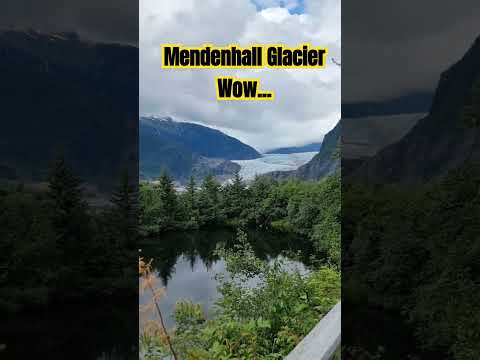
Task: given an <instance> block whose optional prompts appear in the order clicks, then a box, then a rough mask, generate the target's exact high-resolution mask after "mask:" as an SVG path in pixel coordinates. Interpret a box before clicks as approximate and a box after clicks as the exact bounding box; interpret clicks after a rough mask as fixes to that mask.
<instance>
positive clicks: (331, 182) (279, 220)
mask: <svg viewBox="0 0 480 360" xmlns="http://www.w3.org/2000/svg"><path fill="white" fill-rule="evenodd" d="M163 184H164V185H161V184H158V185H152V184H148V183H144V184H142V185H141V187H140V203H141V211H140V214H141V223H142V228H143V230H144V231H146V232H147V233H159V232H162V231H166V230H169V229H181V230H184V229H198V228H202V227H208V226H235V227H238V226H241V227H256V228H258V229H263V230H273V231H281V232H294V233H298V234H300V235H303V236H305V237H307V238H309V239H310V240H311V241H312V242H313V244H314V249H315V254H313V256H314V257H315V258H316V259H322V261H325V259H326V261H327V262H328V263H329V264H332V265H334V266H336V267H337V268H339V267H340V252H341V251H340V241H339V239H340V207H341V206H340V202H341V201H340V199H341V196H340V195H341V187H340V175H339V174H335V175H333V176H331V177H329V178H327V179H325V180H322V181H319V182H301V181H284V182H277V181H274V180H272V179H269V178H266V177H257V178H256V179H255V180H254V181H252V182H251V183H250V184H248V186H247V185H246V184H245V183H244V182H243V180H242V179H241V177H240V175H239V174H238V173H237V174H236V175H235V177H234V179H233V181H232V182H231V183H228V184H226V185H223V186H221V185H220V184H219V183H218V182H217V181H216V180H215V178H214V177H213V176H208V177H206V178H205V180H204V181H203V183H202V184H201V186H200V188H198V189H197V187H196V183H195V180H194V179H193V178H191V179H190V182H189V183H188V185H187V188H186V191H184V192H182V193H176V192H175V190H174V189H172V185H171V183H169V182H166V181H164V182H163ZM164 188H167V191H165V190H160V189H164ZM162 192H163V193H165V192H167V193H168V194H169V197H168V202H167V201H166V200H165V196H163V197H161V196H160V194H161V193H162ZM174 197H176V200H175V199H174ZM165 213H168V214H169V215H170V216H169V217H166V216H165V215H163V214H165ZM172 214H175V216H172Z"/></svg>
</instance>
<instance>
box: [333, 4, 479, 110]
mask: <svg viewBox="0 0 480 360" xmlns="http://www.w3.org/2000/svg"><path fill="white" fill-rule="evenodd" d="M342 22H343V28H342V51H343V54H342V58H343V62H342V100H343V101H344V102H351V101H354V102H362V101H370V100H374V101H381V100H385V99H390V98H395V97H398V96H402V95H405V94H408V93H412V92H425V91H428V92H431V91H434V89H435V88H436V86H437V83H438V80H439V78H440V73H441V72H443V71H445V70H446V69H447V68H448V67H450V66H451V65H452V64H453V63H455V62H456V61H458V60H459V59H460V58H461V57H462V56H463V55H464V54H465V52H466V51H467V50H468V49H469V47H470V46H471V45H472V43H473V41H474V40H475V39H476V38H477V37H478V36H479V35H480V26H479V24H480V1H478V0H458V1H438V0H422V1H418V0H402V1H378V0H362V1H349V2H346V1H344V4H343V7H342Z"/></svg>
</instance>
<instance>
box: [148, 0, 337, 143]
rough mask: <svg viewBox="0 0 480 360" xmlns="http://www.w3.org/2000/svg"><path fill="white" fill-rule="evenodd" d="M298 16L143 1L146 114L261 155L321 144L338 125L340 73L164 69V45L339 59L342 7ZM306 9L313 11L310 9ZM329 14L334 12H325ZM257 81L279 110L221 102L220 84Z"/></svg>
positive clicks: (330, 69) (211, 3)
mask: <svg viewBox="0 0 480 360" xmlns="http://www.w3.org/2000/svg"><path fill="white" fill-rule="evenodd" d="M322 4H323V6H316V7H309V13H308V14H302V15H295V14H291V13H289V11H288V10H287V9H286V8H281V7H270V8H267V9H264V10H263V11H261V12H257V11H256V8H255V6H254V5H253V4H252V3H251V2H250V1H249V0H232V1H230V2H229V3H228V6H226V5H225V3H223V2H220V1H216V0H204V1H200V0H185V1H182V2H176V3H165V2H158V1H155V0H143V1H142V2H141V7H140V112H141V113H142V114H144V115H169V116H172V117H174V118H176V119H178V120H182V121H195V122H199V123H202V124H206V125H209V126H212V127H215V128H218V129H220V130H223V131H225V132H227V133H228V134H231V135H233V136H236V137H238V138H239V139H241V140H243V141H245V142H247V143H249V144H251V145H253V146H255V147H257V148H258V149H260V150H264V149H268V148H272V147H277V146H288V145H301V144H305V143H308V142H313V141H318V140H321V139H322V137H323V135H324V134H325V133H326V132H328V131H329V130H330V129H331V128H332V127H333V126H334V125H335V124H336V122H337V121H338V119H339V117H340V68H339V67H338V66H336V65H334V64H332V63H329V64H328V66H327V68H326V69H325V70H311V69H307V70H288V71H287V70H272V69H261V70H228V69H224V70H192V71H188V70H187V71H185V70H178V71H166V70H162V69H161V68H160V45H161V44H162V43H172V42H173V43H183V44H186V45H199V44H203V43H206V42H209V43H214V44H215V45H226V44H230V43H239V44H248V43H265V44H272V43H283V44H286V45H298V44H300V43H303V42H310V43H312V44H315V45H318V46H327V47H329V51H330V54H331V56H335V57H337V58H340V6H339V1H338V0H327V1H323V2H322ZM306 6H307V4H306ZM327 7H328V11H326V9H327ZM218 75H234V76H238V77H258V78H260V79H261V86H262V88H264V89H267V90H274V91H275V92H276V100H275V101H274V102H218V101H217V100H216V97H215V86H214V77H215V76H218Z"/></svg>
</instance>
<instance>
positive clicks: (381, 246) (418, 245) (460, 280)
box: [342, 165, 480, 360]
mask: <svg viewBox="0 0 480 360" xmlns="http://www.w3.org/2000/svg"><path fill="white" fill-rule="evenodd" d="M345 190H346V191H345V192H344V196H346V197H347V200H346V201H345V202H344V204H347V205H348V206H351V207H350V208H346V209H344V212H345V213H346V214H349V218H348V219H345V221H344V222H343V228H342V232H343V243H342V246H344V247H345V248H344V250H345V252H344V254H346V257H345V258H344V259H343V261H344V262H346V263H347V264H348V265H347V267H346V269H345V274H346V276H347V279H345V278H344V280H346V283H347V284H355V286H354V287H355V288H356V289H362V288H363V290H362V292H363V293H368V295H369V297H368V302H369V303H370V304H372V305H380V306H382V307H384V308H387V309H392V310H396V311H399V312H402V313H403V314H405V315H406V316H407V318H408V319H409V320H410V321H411V322H412V324H413V325H414V327H415V329H416V333H417V336H418V339H419V340H420V342H421V343H422V345H423V346H424V347H425V348H427V349H429V350H432V351H441V352H444V351H445V349H446V350H448V352H449V356H451V357H452V358H453V359H457V360H465V359H472V358H474V357H475V354H478V353H479V352H480V348H479V344H480V332H479V331H478V326H477V325H478V324H479V323H480V317H479V316H480V315H479V314H480V305H479V304H480V303H479V301H478V300H479V294H480V285H479V284H480V278H479V276H478V274H479V273H480V267H479V262H478V258H479V257H480V246H479V244H480V243H479V241H478V233H479V231H480V225H479V222H478V219H479V216H480V202H479V196H478V194H479V190H480V168H479V167H478V165H470V166H467V167H464V168H463V169H460V170H456V171H453V172H451V173H450V174H448V176H446V177H445V178H443V179H441V180H439V181H437V182H436V183H432V184H425V185H421V186H417V187H416V188H412V187H408V188H402V187H399V186H383V187H377V188H375V189H373V188H369V187H365V186H358V185H357V186H348V187H347V188H346V189H345ZM412 269H415V271H413V272H412ZM350 274H355V275H356V278H349V276H350ZM346 286H347V287H348V288H351V286H350V285H346ZM352 290H353V291H352ZM347 291H351V294H352V296H355V294H356V292H357V290H355V289H347ZM352 296H349V298H352Z"/></svg>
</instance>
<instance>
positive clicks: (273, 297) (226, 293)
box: [141, 231, 340, 360]
mask: <svg viewBox="0 0 480 360" xmlns="http://www.w3.org/2000/svg"><path fill="white" fill-rule="evenodd" d="M238 236H239V245H237V246H236V247H235V248H234V249H231V250H226V249H218V252H219V253H220V254H221V255H222V256H223V257H224V258H225V260H226V267H227V274H225V275H221V276H219V277H218V279H219V282H220V285H219V288H218V290H219V292H220V294H221V296H220V299H219V300H218V301H217V303H216V306H215V309H214V317H213V318H212V319H206V318H205V316H204V314H203V312H202V309H201V307H200V306H199V305H195V304H193V303H191V302H189V301H180V302H178V303H177V306H176V310H175V320H176V324H177V326H176V328H175V332H174V334H173V335H172V339H173V344H174V348H175V350H176V352H177V353H178V354H179V357H180V359H185V360H190V359H206V360H208V359H211V360H213V359H242V360H251V359H259V360H262V359H265V360H266V359H282V358H284V357H285V356H286V355H287V354H288V353H289V352H290V351H291V350H292V349H293V348H294V347H295V345H296V344H297V343H298V342H299V341H300V340H301V339H302V338H303V337H304V336H305V335H306V334H307V333H308V332H309V331H310V330H311V329H312V328H313V327H314V326H315V325H316V324H317V323H318V321H319V320H320V319H321V317H322V316H323V315H325V314H326V313H327V312H328V311H329V310H330V309H331V308H332V307H333V306H334V305H335V304H336V303H337V302H338V301H339V299H340V275H339V273H338V272H337V271H335V270H333V269H332V268H328V267H322V268H320V269H318V270H315V271H312V272H310V273H308V274H302V273H301V272H299V271H298V270H294V269H288V267H287V266H285V264H284V262H283V260H281V259H278V260H275V261H273V262H266V261H261V260H259V259H258V258H256V257H255V255H254V253H253V250H252V249H251V247H250V246H249V245H248V241H247V239H246V235H245V233H244V232H242V231H239V234H238ZM252 283H255V284H256V286H253V287H252V286H251V284H252ZM247 284H250V286H248V285H247ZM151 344H152V339H143V340H141V348H142V351H144V352H145V351H146V349H147V348H148V349H149V351H150V353H154V352H157V353H158V354H161V353H165V345H162V344H159V345H157V346H158V347H159V349H156V350H155V346H153V347H152V346H151ZM149 346H150V347H149ZM158 359H159V358H158Z"/></svg>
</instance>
